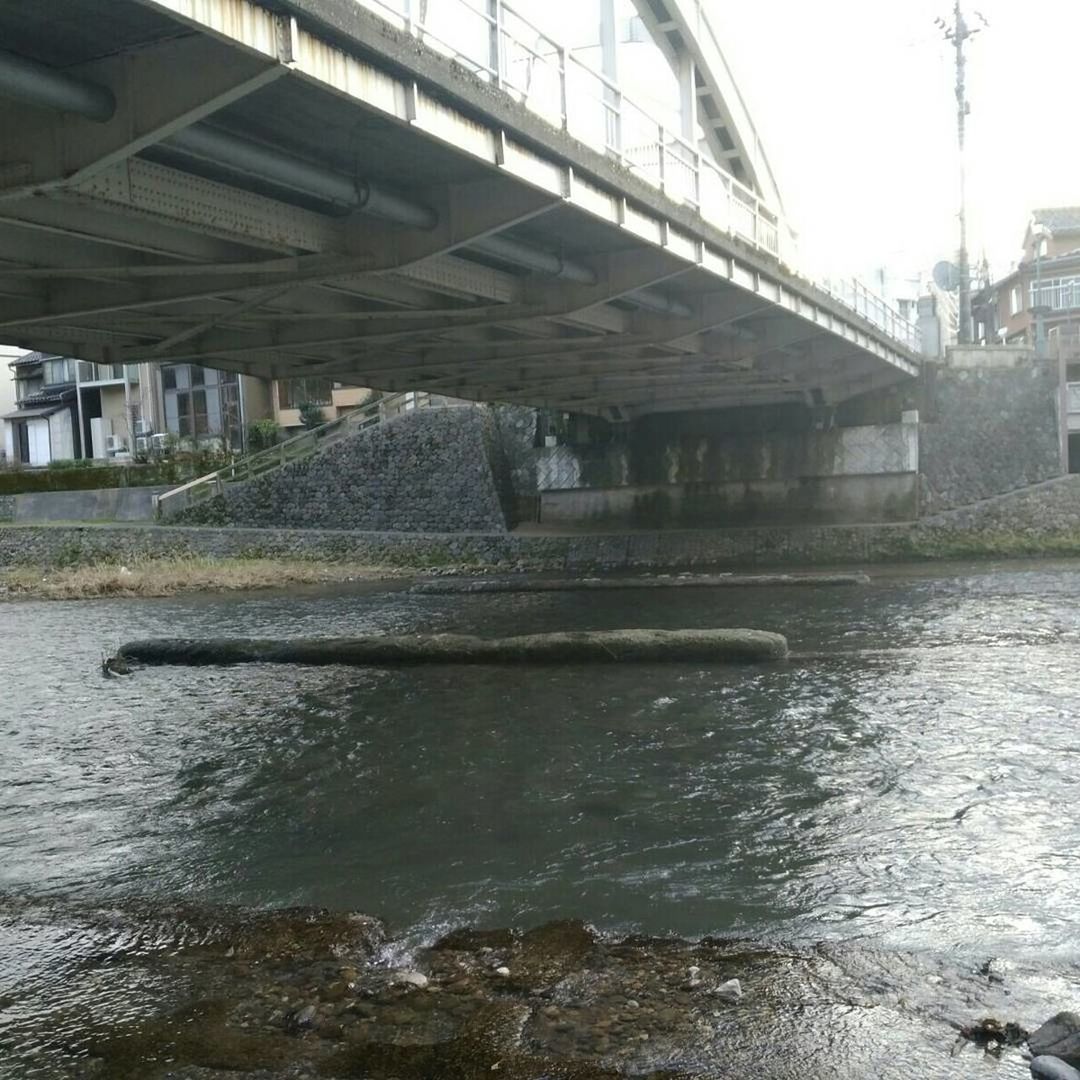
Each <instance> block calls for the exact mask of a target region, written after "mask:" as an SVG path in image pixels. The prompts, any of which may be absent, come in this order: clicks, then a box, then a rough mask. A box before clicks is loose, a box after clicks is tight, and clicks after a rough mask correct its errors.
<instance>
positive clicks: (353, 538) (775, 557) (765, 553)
mask: <svg viewBox="0 0 1080 1080" xmlns="http://www.w3.org/2000/svg"><path fill="white" fill-rule="evenodd" d="M1003 538H1006V539H1011V540H1014V541H1016V543H1015V545H1014V546H1012V547H1009V546H1008V545H1007V544H1006V545H1004V546H1003V545H1002V539H1003ZM1063 541H1065V542H1067V543H1066V544H1065V548H1067V549H1068V550H1073V549H1074V548H1075V549H1076V550H1077V551H1078V552H1080V476H1073V477H1064V478H1062V479H1060V480H1058V481H1054V482H1052V483H1049V484H1044V485H1041V486H1039V487H1038V488H1035V489H1032V490H1030V491H1025V492H1020V493H1017V494H1014V495H1010V496H1001V497H999V498H996V499H992V500H988V501H987V502H986V503H982V504H978V505H976V506H972V507H968V508H965V509H964V510H957V511H951V512H949V513H947V514H940V515H938V516H937V517H935V518H930V519H926V520H924V521H922V522H920V523H918V524H903V525H849V526H845V525H833V526H820V527H814V528H811V527H803V528H750V529H724V530H705V529H702V530H695V531H689V530H687V531H679V530H666V531H663V532H634V533H621V534H615V533H612V534H590V535H578V536H540V535H522V534H519V533H496V532H491V533H441V534H440V533H385V532H360V531H352V530H341V529H259V528H236V527H232V528H198V527H190V526H188V527H184V526H134V525H131V526H124V525H87V526H59V525H57V526H32V525H9V526H4V527H2V528H0V567H2V566H11V565H56V564H60V565H73V564H77V563H82V562H92V561H95V560H99V559H110V560H114V561H130V560H133V559H137V558H139V557H140V556H142V557H145V556H155V555H156V556H161V555H202V556H210V557H218V558H222V557H241V558H243V557H256V556H258V557H283V558H308V559H326V560H331V561H352V562H358V563H366V564H371V565H397V566H414V567H417V568H437V567H440V566H447V565H458V564H461V565H467V564H471V565H482V566H503V567H506V566H528V567H530V568H537V569H548V570H567V569H569V570H573V569H575V568H582V569H584V568H589V567H599V568H608V569H620V568H626V569H631V568H646V567H673V568H690V567H711V566H721V567H722V566H752V565H784V564H790V565H813V564H829V563H833V564H841V563H872V562H890V561H903V560H905V559H925V558H934V557H943V556H948V555H966V554H977V553H979V551H980V550H986V551H988V552H991V553H993V552H995V551H999V552H1000V553H1001V554H1010V553H1011V554H1039V553H1040V552H1047V553H1055V552H1057V551H1060V550H1063V549H1064V548H1063ZM981 545H982V546H981Z"/></svg>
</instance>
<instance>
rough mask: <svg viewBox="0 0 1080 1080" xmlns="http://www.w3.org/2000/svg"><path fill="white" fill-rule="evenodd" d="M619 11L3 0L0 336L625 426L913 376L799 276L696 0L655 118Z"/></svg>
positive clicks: (765, 171)
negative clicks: (595, 14) (590, 18)
mask: <svg viewBox="0 0 1080 1080" xmlns="http://www.w3.org/2000/svg"><path fill="white" fill-rule="evenodd" d="M601 11H602V12H603V14H604V17H603V19H602V20H601V30H600V39H601V40H600V42H599V47H598V49H593V50H589V56H588V57H585V56H583V55H582V53H581V50H579V49H575V48H572V47H570V46H569V45H568V44H566V43H565V42H563V41H561V40H560V38H559V35H558V34H557V33H555V32H554V30H553V29H552V28H551V27H549V26H541V25H539V22H538V20H537V18H536V17H535V16H529V15H527V14H526V13H524V12H523V10H522V9H521V8H520V7H519V6H518V4H517V0H515V3H514V4H511V3H509V2H507V0H259V2H254V0H39V2H37V3H33V4H26V3H22V2H20V0H2V2H0V43H2V47H3V50H4V51H3V52H0V132H2V133H3V134H2V140H0V340H4V341H6V342H9V343H11V344H15V345H21V346H24V347H27V348H35V349H41V350H45V351H49V352H54V353H60V354H65V355H72V356H79V357H82V358H84V359H88V360H97V361H99V362H106V363H128V362H130V363H134V362H139V361H146V360H150V361H158V362H163V363H174V362H176V363H187V362H190V363H198V364H204V365H208V366H212V367H217V368H221V369H226V370H235V371H239V372H246V373H251V374H257V375H262V376H268V377H276V378H289V377H295V376H321V377H332V378H335V379H338V380H341V381H343V382H350V383H355V384H358V385H365V386H372V387H376V388H380V389H384V390H390V391H396V390H406V389H417V390H425V391H431V392H436V393H441V394H446V395H450V396H455V397H461V398H467V399H475V400H497V401H504V402H520V403H522V404H529V405H537V406H551V407H557V408H561V409H566V410H572V411H579V412H586V413H595V414H598V415H602V416H607V417H609V418H614V419H626V418H631V417H633V416H636V415H642V414H646V413H650V412H656V411H675V410H684V409H699V408H715V407H727V406H741V405H768V404H773V403H784V402H791V401H804V402H807V403H810V404H815V405H823V404H824V405H827V404H831V403H836V402H839V401H843V400H845V399H847V398H850V397H853V396H855V395H858V394H861V393H865V392H867V391H870V390H873V389H876V388H881V387H886V386H888V385H890V384H893V383H896V382H898V381H902V380H904V379H907V378H909V377H910V376H913V375H915V374H917V372H918V339H917V333H916V331H915V328H914V327H913V326H911V325H910V324H909V323H907V322H905V321H904V320H902V319H901V318H900V317H899V316H898V315H897V314H896V313H895V312H894V311H892V310H891V309H890V308H889V307H888V306H887V305H886V304H885V303H884V302H883V301H881V300H880V299H878V298H876V297H874V296H872V295H871V294H870V293H869V292H867V291H866V290H863V289H860V288H858V287H852V288H850V289H846V290H843V291H841V292H833V291H829V290H827V289H824V288H822V287H819V286H817V285H815V284H814V283H813V282H811V281H810V280H808V279H807V278H805V277H804V276H802V275H800V274H799V273H798V271H797V265H798V257H797V253H796V251H795V247H794V240H793V236H792V234H791V232H790V230H789V229H788V226H787V224H786V222H785V220H784V216H783V212H782V206H781V203H780V197H779V193H778V192H777V189H776V184H775V181H774V179H773V176H772V173H771V171H770V169H769V166H768V161H767V158H766V155H765V153H764V149H763V147H762V145H761V140H760V138H759V137H758V134H757V132H756V130H755V128H754V125H753V123H752V120H751V117H750V116H749V113H748V112H747V109H746V106H745V104H744V103H743V101H742V98H741V97H740V95H739V92H738V88H737V86H736V84H735V81H734V78H733V76H732V74H731V71H730V69H729V67H728V65H727V63H726V61H725V59H724V55H723V52H722V50H721V48H720V45H719V43H718V41H717V36H716V34H715V33H714V32H713V30H712V28H711V27H710V25H709V23H708V21H707V19H706V18H705V16H704V14H703V13H702V11H701V9H700V7H699V6H697V5H695V4H693V3H691V2H690V0H641V3H640V4H639V5H638V15H639V17H640V24H639V25H640V26H641V27H643V29H644V31H645V32H646V33H647V35H648V36H649V37H650V38H651V40H652V42H653V44H654V46H655V49H656V50H657V52H658V53H659V54H660V55H661V56H662V57H663V58H664V60H665V62H666V64H667V67H668V71H669V73H670V75H671V80H672V85H673V86H674V87H675V88H676V92H677V97H678V100H677V102H676V107H675V108H674V109H672V110H660V111H659V112H660V113H661V114H660V115H658V110H657V109H656V108H655V107H654V106H650V107H646V106H645V105H642V104H641V103H640V102H639V101H637V100H635V99H634V98H633V97H632V96H631V95H630V94H629V93H628V92H627V89H626V86H625V85H624V83H625V80H623V81H620V80H619V78H618V71H617V56H618V48H617V46H616V43H615V36H616V35H615V26H616V21H615V19H614V14H613V12H614V4H613V3H612V0H601ZM597 52H598V53H599V56H600V60H599V62H595V60H594V58H593V54H594V53H597Z"/></svg>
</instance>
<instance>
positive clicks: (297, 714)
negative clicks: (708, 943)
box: [0, 563, 1080, 1077]
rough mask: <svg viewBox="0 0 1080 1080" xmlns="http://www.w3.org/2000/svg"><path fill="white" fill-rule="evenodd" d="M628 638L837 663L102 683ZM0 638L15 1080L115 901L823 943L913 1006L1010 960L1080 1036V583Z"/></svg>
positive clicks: (67, 628)
mask: <svg viewBox="0 0 1080 1080" xmlns="http://www.w3.org/2000/svg"><path fill="white" fill-rule="evenodd" d="M628 626H646V627H668V628H675V627H710V626H750V627H756V628H760V629H766V630H777V631H781V632H783V633H785V634H786V635H787V636H788V638H789V640H790V643H791V646H792V649H793V650H794V651H795V653H796V654H799V653H804V652H809V653H813V654H815V655H814V657H813V658H810V659H806V660H800V659H798V657H796V659H794V660H793V661H791V662H789V663H785V664H779V665H772V666H766V667H760V668H736V667H732V668H718V669H713V670H707V669H703V668H701V667H700V666H694V665H689V666H687V665H663V666H661V665H656V666H641V665H639V666H618V665H611V666H602V667H557V668H516V669H515V668H506V667H491V668H487V667H477V668H443V667H432V668H418V669H409V670H395V671H376V670H362V669H340V668H310V669H301V668H290V667H270V666H248V667H238V668H232V669H196V670H190V669H183V668H160V669H147V670H143V671H139V672H138V673H137V674H136V675H135V676H133V677H131V678H127V679H103V678H102V677H101V676H100V674H99V672H98V666H99V663H100V659H101V657H102V654H103V653H108V652H111V651H112V650H114V649H115V647H116V646H117V645H118V644H119V643H120V642H122V641H125V640H130V639H132V638H139V637H151V636H156V635H169V636H214V635H250V636H260V635H261V636H289V635H312V636H318V635H343V634H352V633H366V632H371V631H385V632H395V633H401V632H409V631H425V632H430V631H444V630H454V631H460V632H466V633H479V634H486V635H498V634H507V633H520V632H526V631H528V632H538V631H543V630H556V629H560V630H562V629H584V628H591V629H602V628H618V627H628ZM0 634H2V638H0V687H2V690H0V856H2V861H0V1054H2V1053H3V1051H2V1047H3V1045H4V1044H3V1031H4V1023H5V1017H8V1018H9V1023H14V1021H12V1020H11V1019H10V1018H11V1017H13V1016H18V1017H19V1021H18V1023H19V1024H22V1025H23V1027H21V1028H19V1031H20V1032H21V1034H20V1035H19V1038H18V1039H17V1040H15V1041H13V1042H9V1043H8V1044H7V1045H8V1050H9V1058H8V1060H9V1063H10V1062H12V1061H15V1060H16V1059H17V1057H18V1055H19V1054H23V1055H30V1057H27V1058H25V1060H23V1064H22V1065H18V1066H17V1067H15V1066H10V1067H13V1068H14V1069H15V1071H12V1072H10V1075H11V1076H12V1077H21V1076H23V1075H31V1074H32V1070H31V1068H30V1066H29V1065H28V1064H26V1061H29V1060H31V1059H33V1060H36V1061H39V1062H41V1061H43V1060H44V1059H42V1058H41V1057H40V1048H38V1050H35V1049H34V1047H33V1045H32V1042H33V1040H32V1039H30V1038H29V1037H28V1036H26V1034H25V1031H26V1024H27V1022H28V1020H27V1017H28V1012H29V1011H31V1007H32V1009H36V1010H38V1011H42V1010H47V1008H48V1006H49V1004H50V1002H51V1001H52V1000H53V999H54V997H55V994H56V993H57V992H58V987H61V986H63V987H65V990H64V991H63V992H64V994H65V997H66V998H70V996H71V994H72V993H75V994H76V996H77V991H72V989H71V986H72V983H71V972H72V971H75V970H79V968H78V965H79V964H80V963H83V962H85V961H86V957H85V956H80V948H83V947H84V946H85V948H87V949H91V948H93V949H97V948H100V943H97V944H93V943H92V942H91V938H92V935H84V936H79V935H78V934H73V933H70V932H69V931H68V930H63V931H61V930H60V929H58V927H59V923H60V922H61V921H62V920H60V919H59V917H56V919H55V920H54V922H53V923H50V918H51V917H50V918H44V919H43V918H42V917H41V915H40V912H41V911H49V910H54V909H51V908H49V906H48V905H50V904H63V905H75V906H78V905H84V906H86V907H93V906H98V907H100V906H101V905H109V904H116V903H118V902H120V901H123V900H125V899H126V898H138V899H139V900H140V902H146V903H150V904H154V903H156V902H158V901H160V902H161V903H162V904H165V903H167V902H171V901H175V900H178V899H182V900H185V901H191V902H194V903H198V904H206V905H217V904H237V905H243V906H244V907H250V908H264V907H279V906H286V905H318V906H322V907H327V908H330V909H334V910H360V911H365V912H370V913H372V914H375V915H378V916H380V917H382V918H384V919H385V920H386V921H387V922H388V924H389V926H390V927H391V930H392V932H393V933H394V934H395V936H396V938H397V939H398V945H397V948H398V949H399V950H404V951H407V950H408V949H410V948H412V947H415V946H418V945H422V944H424V943H427V942H430V941H431V940H432V939H433V938H435V937H437V936H438V935H439V934H440V933H442V932H444V931H446V930H448V929H450V928H452V927H456V926H460V925H464V924H471V925H474V926H479V927H505V926H519V927H530V926H535V925H537V924H539V923H543V922H545V921H547V920H551V919H556V918H562V917H580V918H583V919H585V920H587V921H588V922H589V923H590V924H592V925H594V926H596V927H597V928H599V929H600V930H601V931H604V932H605V933H609V934H612V935H621V934H628V933H632V932H633V933H644V934H650V935H677V936H679V937H681V938H690V939H696V938H700V937H702V936H704V935H720V936H724V937H736V938H751V939H756V940H759V941H765V942H768V943H774V944H776V945H777V946H779V945H780V944H781V943H783V944H785V945H791V946H793V947H807V948H809V947H812V946H814V945H815V943H820V942H825V943H833V944H835V945H836V946H837V947H843V948H844V949H849V950H850V949H865V950H866V952H865V955H871V954H872V955H877V956H881V955H887V956H890V957H893V958H900V957H903V958H905V959H904V960H903V964H912V963H914V964H915V965H916V970H919V971H923V973H924V974H925V970H924V969H923V968H922V967H919V965H929V966H930V967H932V968H934V970H935V971H937V970H938V968H937V965H940V964H942V963H944V964H946V965H950V966H949V971H953V972H956V973H961V972H965V971H967V970H968V969H971V970H975V969H976V968H977V967H978V966H979V965H981V964H984V963H985V962H987V961H990V960H991V959H995V958H996V959H995V962H997V963H1001V964H1004V965H1006V966H1007V967H1008V968H1009V970H1010V971H1013V972H1015V973H1016V974H1015V976H1010V977H1011V978H1015V983H1014V986H1013V989H1014V997H1013V1003H1014V1005H1015V1006H1016V1007H1017V1008H1018V1009H1020V1010H1021V1011H1023V1009H1025V1008H1026V1009H1028V1010H1029V1011H1030V1012H1032V1013H1034V1012H1037V1011H1038V1010H1039V1009H1042V1010H1044V1011H1049V1012H1052V1011H1055V1007H1061V1008H1066V1007H1074V1006H1076V1005H1078V1004H1080V1001H1078V1000H1077V998H1080V993H1077V989H1078V986H1080V967H1078V965H1077V961H1078V960H1080V946H1078V941H1077V932H1076V926H1077V920H1078V919H1080V893H1078V890H1077V882H1078V881H1080V808H1078V801H1077V799H1076V798H1075V792H1076V786H1075V783H1074V776H1075V771H1076V768H1077V766H1078V765H1080V756H1078V755H1080V739H1078V737H1077V726H1076V725H1077V717H1078V714H1080V675H1078V671H1077V656H1078V647H1080V569H1077V568H1075V567H1074V566H1073V565H1061V564H1053V563H1023V564H1009V565H1003V566H986V565H982V566H976V567H968V566H946V567H938V568H933V569H922V570H917V571H913V570H902V569H891V570H880V571H877V572H876V573H875V575H874V580H873V583H872V584H871V585H869V586H866V587H861V588H830V589H817V590H815V589H807V588H790V587H788V588H784V587H770V588H757V589H746V590H693V589H685V588H683V589H677V590H671V591H667V590H647V591H626V592H604V593H535V594H527V595H513V594H506V595H501V594H500V595H474V596H470V595H455V596H419V595H411V594H409V592H408V591H407V589H406V588H405V587H404V586H400V585H390V586H378V587H376V586H371V585H367V586H342V587H337V588H333V589H327V588H318V589H310V590H301V591H295V592H292V593H290V594H288V595H286V594H283V593H275V592H265V593H259V594H243V595H197V596H196V595H192V596H184V597H180V598H173V599H168V600H146V601H130V600H123V601H83V602H79V603H60V602H12V603H7V604H4V605H2V606H0ZM823 653H827V654H829V655H828V656H822V655H820V654H823ZM35 905H37V906H35ZM33 912H37V914H33ZM912 958H915V959H912ZM900 963H901V962H900V961H899V960H894V961H891V962H890V964H889V965H886V967H889V966H890V965H891V967H892V969H893V970H894V972H895V971H896V969H897V967H898V966H899V965H900ZM874 970H875V972H876V974H875V975H874V976H873V978H875V979H879V978H880V977H881V972H880V969H879V968H877V967H875V968H874ZM905 970H907V971H908V974H907V976H905V977H907V978H915V977H918V978H921V977H922V976H914V975H912V974H911V969H905ZM927 970H928V969H927ZM934 977H935V978H937V979H942V978H944V979H946V981H947V980H948V979H949V978H950V977H951V976H949V975H948V974H945V975H941V974H940V973H939V974H938V975H935V976H934ZM866 978H867V979H869V980H870V981H873V980H872V979H871V976H869V975H867V976H866ZM955 979H956V980H960V979H961V976H960V975H959V974H957V975H955ZM95 992H100V988H99V990H98V991H95ZM123 992H124V993H134V992H135V991H133V990H132V988H131V986H130V985H127V984H125V989H124V991H123ZM965 993H967V991H966V990H965ZM1070 993H1072V996H1073V999H1072V1000H1071V1001H1070V1000H1068V997H1067V995H1069V994H1070ZM5 994H6V995H7V996H6V998H5ZM1063 995H1064V996H1065V999H1064V1000H1062V996H1063ZM963 1000H964V998H963V995H962V994H961V995H960V997H958V999H957V1009H958V1011H962V1009H961V1005H962V1002H963ZM967 1000H968V1001H969V1002H971V1001H972V999H971V995H970V993H969V994H968V998H967ZM5 1002H6V1008H5V1007H4V1006H5ZM69 1004H70V1001H69ZM114 1004H115V1006H116V1007H117V1008H118V1009H120V1010H121V1011H122V1010H123V1004H122V1003H118V1002H114ZM1001 1004H1003V1005H1005V1004H1007V1002H1006V1001H1004V1000H1003V1001H1002V1002H1001ZM972 1007H974V1002H972ZM968 1018H969V1017H965V1016H962V1015H958V1016H957V1019H958V1020H965V1019H968ZM1044 1018H1045V1016H1043V1015H1029V1016H1025V1017H1022V1019H1025V1020H1027V1021H1029V1022H1032V1023H1038V1022H1041V1020H1042V1019H1044ZM16 1026H17V1025H16ZM35 1053H37V1054H38V1057H34V1054H35ZM50 1053H52V1051H50ZM946 1053H947V1047H946ZM965 1060H967V1059H965ZM970 1060H972V1061H974V1060H975V1059H970ZM40 1067H41V1068H44V1069H45V1070H46V1071H44V1072H41V1073H40V1074H38V1073H33V1075H43V1076H47V1075H51V1074H50V1073H49V1072H48V1064H47V1061H46V1062H45V1064H42V1065H40ZM57 1067H58V1066H57ZM952 1067H953V1066H951V1065H950V1068H952ZM967 1067H968V1066H967V1065H965V1066H964V1068H967ZM1010 1067H1012V1068H1013V1070H1014V1071H1013V1072H1007V1071H1006V1072H1002V1071H1001V1069H1002V1068H1004V1069H1008V1068H1010ZM981 1068H983V1066H982V1064H981V1062H980V1063H979V1064H978V1066H977V1067H976V1066H975V1065H972V1066H971V1069H972V1070H974V1071H961V1072H957V1073H955V1075H958V1076H968V1075H983V1073H982V1072H979V1071H978V1070H979V1069H981ZM943 1069H944V1066H943ZM0 1075H4V1076H5V1077H6V1076H7V1075H8V1074H7V1073H5V1072H4V1066H3V1064H2V1058H0ZM723 1075H727V1074H726V1073H725V1074H723ZM760 1075H771V1074H770V1073H768V1072H767V1070H766V1071H764V1072H761V1073H760ZM777 1075H779V1073H777ZM821 1075H832V1074H828V1073H822V1074H821ZM836 1075H840V1074H839V1073H838V1074H836ZM845 1075H846V1074H845ZM923 1075H929V1074H925V1073H924V1074H923ZM940 1075H943V1076H944V1075H950V1076H951V1075H954V1073H946V1072H945V1071H943V1072H942V1073H941V1074H940ZM986 1075H990V1073H986ZM995 1075H998V1076H1002V1075H1010V1076H1013V1075H1015V1076H1020V1075H1024V1070H1023V1069H1022V1068H1021V1066H1020V1065H1019V1063H1018V1062H1012V1064H1011V1066H1010V1064H1009V1063H1008V1062H1006V1063H1005V1064H1004V1065H1003V1066H1002V1067H1001V1068H999V1069H998V1072H997V1073H996V1074H995Z"/></svg>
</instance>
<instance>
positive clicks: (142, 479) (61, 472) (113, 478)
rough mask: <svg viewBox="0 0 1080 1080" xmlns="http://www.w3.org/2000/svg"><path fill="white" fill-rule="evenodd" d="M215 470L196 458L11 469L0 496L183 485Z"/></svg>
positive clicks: (0, 483) (2, 477) (3, 475)
mask: <svg viewBox="0 0 1080 1080" xmlns="http://www.w3.org/2000/svg"><path fill="white" fill-rule="evenodd" d="M217 467H219V466H217V465H210V467H207V461H206V459H203V458H199V459H195V460H190V461H175V460H169V461H160V462H154V463H152V464H149V465H136V464H132V465H107V466H106V465H103V466H101V467H99V468H88V467H87V466H86V465H83V464H81V463H80V464H78V465H71V466H68V467H67V468H64V467H63V466H57V467H55V468H47V469H11V470H9V471H2V472H0V495H23V494H28V493H31V492H36V491H92V490H94V489H97V488H121V487H152V486H158V485H166V484H182V483H183V482H184V481H185V480H191V479H193V478H194V477H196V476H201V475H203V474H204V473H207V472H211V471H213V469H214V468H217Z"/></svg>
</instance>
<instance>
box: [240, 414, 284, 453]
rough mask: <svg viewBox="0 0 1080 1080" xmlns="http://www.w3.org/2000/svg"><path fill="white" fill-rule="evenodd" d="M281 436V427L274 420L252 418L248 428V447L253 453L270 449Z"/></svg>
mask: <svg viewBox="0 0 1080 1080" xmlns="http://www.w3.org/2000/svg"><path fill="white" fill-rule="evenodd" d="M280 436H281V429H280V428H279V427H278V426H277V423H276V422H275V421H274V420H252V422H251V423H250V424H248V429H247V441H248V449H249V450H250V451H252V452H253V453H257V452H258V451H259V450H269V449H270V447H271V446H275V445H276V444H277V441H278V439H279V438H280Z"/></svg>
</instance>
